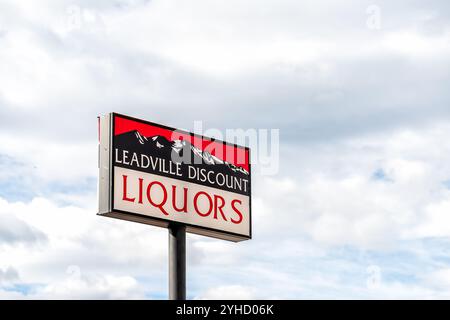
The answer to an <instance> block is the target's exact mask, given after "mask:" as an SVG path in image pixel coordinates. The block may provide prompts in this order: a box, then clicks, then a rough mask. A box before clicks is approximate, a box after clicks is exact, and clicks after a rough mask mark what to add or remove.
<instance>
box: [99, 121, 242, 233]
mask: <svg viewBox="0 0 450 320" xmlns="http://www.w3.org/2000/svg"><path fill="white" fill-rule="evenodd" d="M99 134H100V146H99V148H100V149H99V169H100V179H99V214H100V215H102V216H108V217H113V218H118V219H123V220H129V221H135V222H140V223H145V224H150V225H156V226H160V227H168V225H169V224H170V223H180V224H183V225H186V229H187V231H188V232H191V233H196V234H201V235H205V236H210V237H215V238H220V239H225V240H231V241H242V240H247V239H251V168H250V166H251V165H250V150H249V148H246V147H241V146H238V145H235V144H230V143H226V142H223V141H219V140H215V139H211V138H207V137H203V136H199V135H196V134H193V133H190V132H186V131H183V130H177V129H174V128H170V127H166V126H163V125H159V124H155V123H151V122H148V121H144V120H139V119H135V118H131V117H128V116H124V115H120V114H116V113H110V114H107V115H105V116H102V117H100V121H99Z"/></svg>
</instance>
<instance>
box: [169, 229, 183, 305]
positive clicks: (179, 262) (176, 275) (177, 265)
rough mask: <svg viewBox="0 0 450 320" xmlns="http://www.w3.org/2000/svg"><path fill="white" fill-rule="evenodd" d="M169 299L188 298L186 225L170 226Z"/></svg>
mask: <svg viewBox="0 0 450 320" xmlns="http://www.w3.org/2000/svg"><path fill="white" fill-rule="evenodd" d="M169 299H170V300H186V226H183V225H176V224H173V225H170V226H169Z"/></svg>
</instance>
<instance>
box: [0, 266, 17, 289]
mask: <svg viewBox="0 0 450 320" xmlns="http://www.w3.org/2000/svg"><path fill="white" fill-rule="evenodd" d="M18 279H19V273H18V272H17V270H16V269H14V268H13V267H8V268H6V269H5V270H2V269H0V285H2V286H4V285H7V284H9V283H11V282H14V281H17V280H18Z"/></svg>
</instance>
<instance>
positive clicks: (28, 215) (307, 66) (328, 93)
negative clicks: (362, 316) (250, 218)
mask: <svg viewBox="0 0 450 320" xmlns="http://www.w3.org/2000/svg"><path fill="white" fill-rule="evenodd" d="M371 4H372V3H365V2H361V1H356V0H355V1H349V2H346V3H345V4H342V3H337V2H335V1H330V0H323V1H319V2H317V1H316V2H314V4H312V3H307V2H301V3H300V2H298V1H292V0H282V1H277V3H276V5H275V6H274V5H273V2H270V1H263V2H261V1H246V2H242V1H239V2H237V1H228V2H222V1H210V0H208V1H196V2H195V3H189V4H186V3H182V2H179V1H172V0H164V1H160V0H156V1H136V0H130V1H126V0H120V1H114V2H111V1H96V2H95V3H94V2H92V1H77V3H75V4H74V3H73V1H58V2H54V1H47V2H46V3H39V4H27V5H23V4H21V3H17V2H14V1H2V3H1V4H0V41H1V43H2V50H1V51H0V68H1V70H2V72H1V74H0V172H1V175H0V197H1V198H0V219H1V223H0V239H1V240H2V243H3V244H4V245H2V246H0V262H1V261H8V263H11V266H8V265H2V266H1V268H0V270H2V272H3V274H2V277H6V274H8V276H7V277H9V278H10V280H8V281H10V284H9V287H8V288H7V289H5V288H3V289H0V297H2V298H3V297H11V298H21V297H22V298H24V297H25V298H26V297H28V298H30V297H35V298H37V297H44V298H51V297H58V298H59V297H66V298H81V297H88V298H101V299H104V298H105V299H106V298H127V297H135V298H141V297H149V296H150V297H166V291H167V288H166V285H167V281H166V280H167V279H166V277H167V274H166V269H167V232H166V230H163V229H157V228H152V227H148V226H142V225H137V224H132V223H125V222H121V221H115V220H110V219H105V218H101V217H98V216H96V215H95V212H96V208H95V202H96V194H95V193H96V191H95V188H96V176H97V159H96V158H97V121H96V116H97V115H99V114H101V113H105V112H109V111H118V112H122V113H126V114H130V115H134V116H138V117H142V118H147V119H150V120H153V121H156V122H162V123H165V124H168V125H171V126H176V127H184V128H187V129H190V128H192V125H193V121H194V120H198V119H201V120H204V121H205V124H204V127H205V128H207V127H217V128H220V129H225V128H229V127H231V126H232V127H235V128H239V127H241V128H280V129H281V146H280V150H281V157H280V158H281V166H280V168H281V170H280V173H279V174H278V175H276V176H272V177H264V176H260V175H255V176H254V184H253V186H254V188H253V189H254V190H253V192H254V193H253V194H254V201H253V203H254V206H253V212H254V228H253V229H254V239H253V240H252V241H249V242H246V243H240V244H239V245H236V244H232V243H227V242H219V241H217V240H210V239H206V238H202V237H197V236H189V246H188V256H189V261H188V262H189V268H190V269H189V270H190V278H189V279H190V280H189V281H190V283H189V290H190V291H189V292H190V296H191V297H198V298H208V297H209V298H228V297H230V298H254V297H257V298H292V297H302V298H308V297H319V298H320V297H322V298H334V297H346V298H349V297H350V298H352V297H353V298H355V297H356V298H358V297H367V298H373V297H375V298H376V297H436V296H442V295H444V296H445V292H446V291H445V290H446V289H445V288H440V287H438V286H437V283H439V279H442V280H443V282H445V278H446V276H447V274H446V271H445V270H446V268H445V266H446V262H445V261H446V260H445V257H443V256H442V252H444V253H445V252H446V251H447V250H446V247H447V246H448V243H447V242H446V241H447V240H446V239H448V237H449V232H450V231H449V229H448V227H446V226H447V225H448V223H446V222H447V220H448V219H447V215H446V212H448V208H449V201H450V200H449V199H450V198H449V196H450V195H449V192H450V191H449V188H448V185H447V184H446V183H445V181H449V179H450V168H449V166H448V163H449V160H450V159H449V157H448V154H449V151H450V145H449V144H448V143H447V141H448V136H449V134H450V129H449V128H450V124H449V119H450V118H449V116H450V113H449V108H448V102H449V101H450V95H449V93H448V87H449V77H448V71H447V70H448V69H449V68H448V67H449V65H450V60H449V51H450V46H449V45H450V43H449V42H448V35H449V32H450V23H449V21H450V20H449V18H450V16H449V12H450V11H449V10H448V9H449V4H448V1H443V0H431V1H427V2H417V1H416V2H411V1H403V0H401V1H396V2H395V3H393V2H392V1H384V0H383V1H378V2H377V5H378V7H379V8H380V10H381V28H380V30H378V31H375V30H370V29H368V28H367V27H366V20H367V18H368V15H367V13H366V9H367V6H368V5H371ZM268 8H270V9H268ZM33 244H39V245H33ZM73 265H75V266H79V268H80V270H81V273H80V276H79V277H78V276H76V274H75V276H74V275H73V274H72V273H70V274H67V273H66V270H67V268H68V267H69V266H73ZM372 265H377V266H379V267H380V269H381V272H382V279H383V280H382V282H381V284H380V286H379V287H378V288H375V289H368V288H367V285H366V282H367V277H368V275H367V272H366V271H367V267H368V266H372ZM8 268H11V269H8ZM425 268H426V274H427V275H428V274H429V276H427V277H425V276H424V277H421V276H420V275H421V274H422V272H423V269H425ZM69 269H70V268H69ZM3 270H6V271H3ZM8 270H13V271H14V270H15V271H16V272H17V274H18V273H19V272H20V279H18V278H15V276H14V274H16V273H15V272H13V271H8ZM70 270H72V271H73V270H74V269H70ZM70 270H69V271H70ZM440 270H444V271H440ZM261 279H264V281H261ZM143 287H145V288H146V290H143ZM24 288H26V289H24Z"/></svg>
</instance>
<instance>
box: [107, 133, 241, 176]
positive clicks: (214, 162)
mask: <svg viewBox="0 0 450 320" xmlns="http://www.w3.org/2000/svg"><path fill="white" fill-rule="evenodd" d="M114 147H115V148H121V149H126V150H129V151H132V152H139V153H142V154H147V155H152V156H157V157H159V158H163V159H166V160H171V161H172V162H176V163H183V164H190V165H193V166H196V167H201V168H206V169H208V170H211V169H213V170H214V171H216V172H222V173H225V174H231V175H233V176H240V177H243V178H248V176H249V172H248V171H247V170H245V169H244V168H242V167H238V166H235V165H234V164H231V163H229V162H226V161H223V160H221V159H219V158H217V157H215V156H214V155H212V154H211V153H209V152H207V151H202V150H201V149H199V148H197V147H195V146H194V145H192V144H191V143H190V142H188V141H184V140H176V141H169V140H167V139H166V138H165V137H163V136H152V137H145V136H143V135H141V134H140V133H139V132H138V131H137V130H133V131H129V132H126V133H123V134H120V135H117V136H115V137H114Z"/></svg>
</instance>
